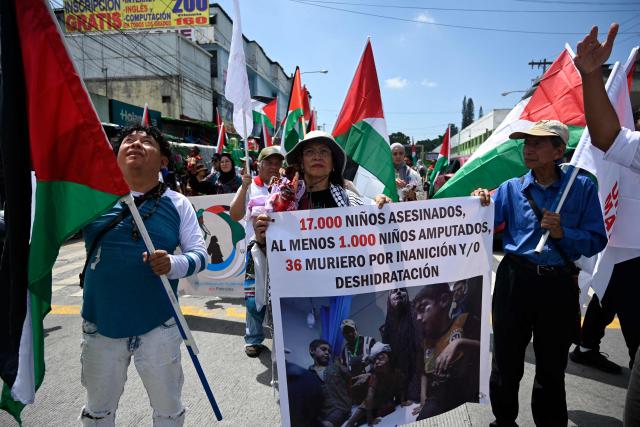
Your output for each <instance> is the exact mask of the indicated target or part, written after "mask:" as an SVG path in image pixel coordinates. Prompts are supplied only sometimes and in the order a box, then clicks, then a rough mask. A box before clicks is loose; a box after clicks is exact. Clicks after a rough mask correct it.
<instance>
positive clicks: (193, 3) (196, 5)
mask: <svg viewBox="0 0 640 427" xmlns="http://www.w3.org/2000/svg"><path fill="white" fill-rule="evenodd" d="M182 5H184V12H193V11H194V10H195V9H198V10H199V11H205V10H207V0H177V1H176V4H175V6H173V13H182V12H183V10H182V7H181V6H182Z"/></svg>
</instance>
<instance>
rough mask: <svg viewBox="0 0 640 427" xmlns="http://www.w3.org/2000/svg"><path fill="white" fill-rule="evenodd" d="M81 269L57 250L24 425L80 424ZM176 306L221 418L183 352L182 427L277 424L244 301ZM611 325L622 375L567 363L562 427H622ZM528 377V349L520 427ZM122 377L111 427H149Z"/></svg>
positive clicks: (473, 409) (71, 247)
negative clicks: (39, 370) (41, 361)
mask: <svg viewBox="0 0 640 427" xmlns="http://www.w3.org/2000/svg"><path fill="white" fill-rule="evenodd" d="M494 258H495V261H496V262H495V263H494V271H495V268H496V267H497V262H498V260H499V258H500V257H499V255H495V256H494ZM83 263H84V244H83V243H82V242H81V241H75V242H71V243H68V244H67V245H65V246H63V247H62V249H61V252H60V255H59V257H58V261H57V263H56V265H55V267H54V276H53V301H52V302H53V309H52V313H50V314H49V315H48V316H47V318H46V320H45V328H46V339H45V345H46V350H45V351H46V363H47V373H46V377H45V381H44V384H43V386H42V387H41V388H40V390H39V391H38V393H37V395H36V402H35V403H34V404H33V405H29V406H28V407H27V408H26V409H25V410H24V411H23V421H24V425H25V426H47V427H56V426H60V427H62V426H70V425H77V424H78V423H79V422H78V421H76V420H77V419H78V416H79V414H80V409H81V408H82V405H83V403H84V398H85V395H84V389H83V387H82V386H81V384H80V340H81V318H80V314H79V313H80V306H81V303H82V291H81V289H80V288H79V287H78V279H77V277H78V273H79V272H80V270H81V269H82V265H83ZM180 302H181V305H182V307H183V312H184V313H185V315H186V317H187V320H188V323H189V325H190V327H191V328H192V331H193V333H194V337H195V339H196V341H197V343H198V346H199V348H200V355H199V357H200V361H201V363H202V366H203V368H204V370H205V372H206V374H207V377H208V379H209V381H210V384H211V387H212V389H213V392H214V394H215V396H216V398H217V401H218V404H219V406H220V409H221V411H222V414H223V417H224V420H223V421H222V422H221V423H218V422H217V421H216V419H215V417H214V415H213V411H212V410H211V407H210V406H209V403H208V401H207V399H206V396H205V394H204V391H203V390H202V387H201V386H200V382H199V380H198V377H197V375H196V373H195V370H194V368H193V365H192V363H191V360H190V359H189V356H188V354H187V351H186V349H184V347H183V352H182V360H183V363H182V364H183V367H184V372H185V384H184V388H183V400H184V402H185V404H186V406H187V408H188V409H187V417H186V422H185V425H186V426H209V425H216V424H220V425H226V426H255V425H264V426H276V425H279V423H280V415H279V410H278V400H277V394H276V393H275V392H274V390H273V389H272V388H271V387H270V382H271V380H272V370H271V358H270V354H269V353H268V352H264V353H263V354H261V356H260V358H258V359H250V358H248V357H247V356H246V355H245V354H244V341H243V335H244V306H243V301H242V300H219V299H217V298H211V297H181V299H180ZM611 326H612V327H611V328H609V329H608V330H607V333H606V335H605V338H604V341H603V345H602V348H601V349H602V351H604V352H606V353H608V354H609V355H610V359H611V360H613V361H614V362H616V363H618V364H620V365H622V366H623V372H622V374H621V375H611V374H605V373H601V372H599V371H596V370H594V369H592V368H588V367H584V366H582V365H576V364H574V363H573V362H571V361H569V365H568V367H567V375H566V390H567V403H568V408H569V419H570V422H569V425H578V426H598V427H601V426H621V425H622V421H621V420H622V411H623V407H624V398H625V394H626V386H627V382H628V379H629V369H628V362H629V358H628V354H627V348H626V346H625V343H624V340H623V337H622V334H621V332H620V329H619V326H618V323H617V319H616V321H615V322H614V324H612V325H611ZM268 344H269V345H270V342H269V343H268ZM534 370H535V365H534V357H533V349H532V346H531V345H530V346H529V348H528V350H527V363H526V365H525V374H524V378H523V382H522V386H521V393H520V405H521V406H520V416H519V418H518V423H519V425H521V426H530V425H533V420H532V418H531V410H530V403H529V402H530V397H531V385H532V382H533V375H534ZM128 377H129V380H128V382H127V384H126V386H125V391H124V394H123V396H122V399H121V400H120V406H119V408H118V413H117V418H116V424H117V425H119V426H138V425H144V426H146V425H151V408H150V406H149V401H148V398H147V397H146V393H145V390H144V388H143V386H142V383H141V381H140V378H139V377H138V375H137V373H136V372H135V367H134V366H133V364H131V366H130V367H129V375H128ZM492 420H493V417H492V414H491V409H490V407H489V406H488V405H487V406H485V405H478V404H467V405H466V406H463V407H459V408H457V409H456V410H453V411H451V412H449V413H447V414H443V415H441V416H439V417H436V418H433V419H430V420H426V421H423V422H420V423H417V424H416V425H420V426H443V425H446V426H467V425H473V426H487V425H488V424H489V422H491V421H492ZM0 425H1V426H15V425H17V424H16V423H15V421H14V420H13V419H12V418H11V417H10V416H9V415H8V414H7V413H6V412H0Z"/></svg>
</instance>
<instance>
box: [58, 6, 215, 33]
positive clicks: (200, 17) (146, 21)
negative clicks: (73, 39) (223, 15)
mask: <svg viewBox="0 0 640 427" xmlns="http://www.w3.org/2000/svg"><path fill="white" fill-rule="evenodd" d="M64 24H65V30H66V32H67V33H76V32H79V33H87V32H95V31H112V30H116V31H118V30H144V29H158V28H175V27H195V26H203V25H209V0H64Z"/></svg>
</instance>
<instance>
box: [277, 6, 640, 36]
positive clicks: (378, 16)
mask: <svg viewBox="0 0 640 427" xmlns="http://www.w3.org/2000/svg"><path fill="white" fill-rule="evenodd" d="M289 1H290V2H293V3H299V4H304V5H307V6H313V7H319V8H323V9H330V10H336V11H340V12H347V13H351V14H354V15H364V16H371V17H374V18H381V19H387V20H392V21H400V22H411V23H417V24H424V25H433V26H437V27H445V28H457V29H464V30H476V31H490V32H499V33H515V34H538V35H564V36H575V35H584V32H579V33H577V32H566V31H532V30H515V29H508V28H490V27H474V26H467V25H454V24H444V23H441V22H425V21H421V20H418V19H408V18H399V17H396V16H388V15H380V14H376V13H368V12H362V11H357V10H350V9H343V8H339V7H333V6H327V5H324V4H317V3H309V2H308V1H306V0H289ZM618 34H640V32H637V33H636V32H633V33H626V32H621V33H618Z"/></svg>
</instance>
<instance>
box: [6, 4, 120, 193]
mask: <svg viewBox="0 0 640 427" xmlns="http://www.w3.org/2000/svg"><path fill="white" fill-rule="evenodd" d="M42 3H43V1H42V0H24V1H23V0H20V1H16V2H15V8H16V16H17V23H18V31H19V33H20V34H19V36H20V45H21V50H22V52H23V56H22V63H23V68H24V76H25V86H26V87H25V90H26V94H25V96H26V98H27V110H28V112H27V114H28V120H29V137H30V138H29V139H30V143H31V156H32V164H33V170H34V171H35V173H36V177H37V179H38V181H68V182H74V183H78V184H82V185H86V186H88V187H90V188H92V189H95V190H100V191H103V192H105V193H110V194H119V195H124V194H127V193H128V192H129V186H128V185H127V184H126V183H125V181H124V179H123V177H122V173H121V172H120V169H119V168H118V165H117V164H116V162H115V159H114V157H113V150H112V149H111V147H110V145H109V140H108V138H107V135H106V134H105V132H104V129H103V128H102V124H101V123H100V119H99V118H98V115H97V113H96V111H95V109H94V108H93V104H92V103H91V99H90V98H89V94H88V93H87V91H86V89H85V87H84V85H83V84H82V79H81V78H80V76H79V75H78V73H77V71H76V69H75V67H74V65H73V62H72V61H71V58H70V57H69V54H68V53H67V48H66V47H65V45H64V42H63V37H62V35H61V34H60V32H59V27H58V25H57V23H56V22H55V21H54V19H53V18H52V16H51V11H50V10H49V9H48V8H47V7H45V6H43V4H42ZM43 70H46V73H43ZM86 165H91V167H86Z"/></svg>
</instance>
